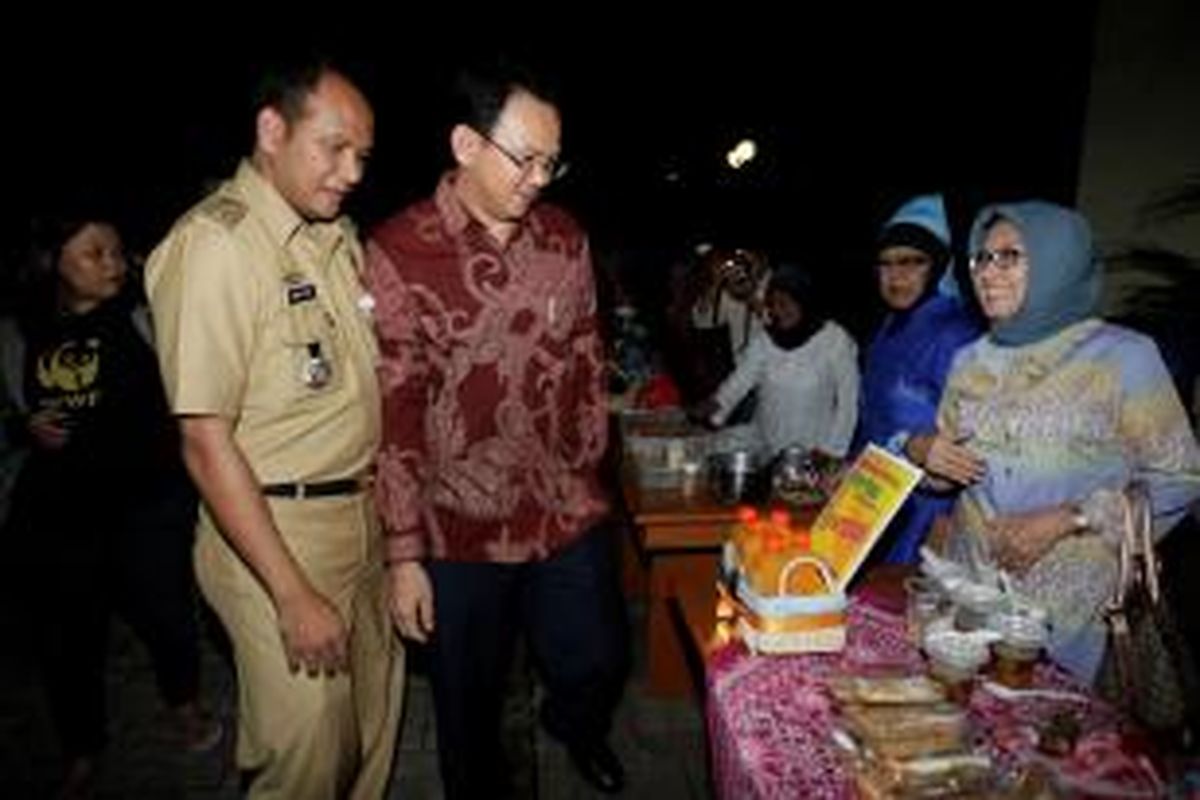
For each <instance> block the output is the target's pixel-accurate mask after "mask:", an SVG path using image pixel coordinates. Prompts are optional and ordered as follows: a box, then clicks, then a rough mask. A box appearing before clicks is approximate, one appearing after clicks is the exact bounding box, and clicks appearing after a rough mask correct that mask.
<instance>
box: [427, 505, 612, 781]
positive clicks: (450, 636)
mask: <svg viewBox="0 0 1200 800" xmlns="http://www.w3.org/2000/svg"><path fill="white" fill-rule="evenodd" d="M614 548H615V540H614V536H613V533H612V530H611V529H609V528H608V527H604V526H600V527H597V528H594V529H593V530H591V531H590V532H588V533H587V534H585V535H584V536H583V537H582V538H580V539H579V540H578V541H576V542H575V543H573V544H572V545H571V546H570V547H568V548H566V549H565V550H563V551H561V552H559V553H556V554H555V555H553V556H552V557H550V558H548V559H546V560H544V561H538V562H532V563H527V564H491V563H466V562H452V561H433V562H431V563H430V564H428V569H429V576H430V579H431V581H432V584H433V596H434V609H435V614H436V627H435V630H434V634H433V636H432V638H431V642H430V678H431V682H432V685H433V696H434V704H435V711H436V716H437V732H438V754H439V759H440V766H441V773H442V783H443V786H444V787H445V792H446V797H447V798H448V800H458V799H459V798H478V797H496V796H501V795H503V794H504V792H505V791H506V789H507V777H508V773H507V769H506V765H505V763H504V757H503V754H502V751H501V747H500V722H501V720H500V714H501V708H502V706H503V699H504V698H503V695H504V689H505V687H506V685H507V684H508V675H509V665H510V662H511V659H512V653H513V647H514V643H515V641H516V639H517V636H518V635H521V634H524V636H525V637H526V641H527V643H528V646H529V652H530V654H531V655H532V657H533V662H534V665H535V667H536V668H537V671H538V674H539V676H540V677H541V679H542V684H543V687H544V689H545V694H544V699H543V703H542V708H541V717H542V720H543V722H544V724H545V725H546V727H547V728H548V729H549V730H550V732H551V733H553V734H554V735H555V736H557V737H558V738H559V739H562V740H563V741H565V742H567V743H568V744H569V743H588V742H594V741H599V740H602V739H604V738H605V737H606V736H607V735H608V729H609V725H610V722H611V719H612V713H613V709H614V708H615V707H616V704H617V701H618V700H619V699H620V694H621V688H622V685H623V683H624V679H625V672H626V665H627V658H628V656H627V640H628V637H627V633H626V624H625V617H624V610H623V606H622V604H621V598H620V595H619V592H618V587H617V576H616V571H615V558H614Z"/></svg>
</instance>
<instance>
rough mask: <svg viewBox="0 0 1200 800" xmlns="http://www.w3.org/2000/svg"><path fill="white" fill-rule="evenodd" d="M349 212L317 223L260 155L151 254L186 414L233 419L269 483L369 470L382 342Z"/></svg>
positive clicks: (175, 392)
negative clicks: (278, 184)
mask: <svg viewBox="0 0 1200 800" xmlns="http://www.w3.org/2000/svg"><path fill="white" fill-rule="evenodd" d="M361 264H362V252H361V248H360V245H359V243H358V241H357V238H356V235H355V231H354V228H353V226H352V225H351V224H350V223H349V221H348V220H346V219H344V218H343V219H339V220H337V221H334V222H329V223H306V222H304V221H303V220H302V219H301V218H300V216H299V215H298V214H297V213H296V212H295V210H294V209H293V208H292V207H291V206H290V205H289V204H288V203H287V202H286V201H285V200H284V199H283V197H282V196H281V195H280V194H279V193H278V192H277V191H276V190H275V188H274V187H273V186H272V185H271V184H270V183H268V182H267V181H266V180H265V179H264V178H263V177H262V176H261V175H260V174H259V173H258V171H257V170H255V169H254V168H253V167H252V166H251V165H250V164H249V163H246V162H243V163H242V164H241V166H240V167H239V168H238V171H237V174H236V175H235V176H234V178H233V179H232V180H230V181H228V182H226V183H225V184H223V185H222V186H221V187H220V188H219V189H217V190H216V191H215V192H214V193H213V194H211V195H210V196H209V197H207V198H206V199H205V200H203V201H201V202H200V203H199V204H198V205H197V206H196V207H195V208H193V209H192V210H191V211H190V212H188V213H187V214H186V215H185V216H184V217H183V218H182V219H181V220H180V221H179V222H178V223H177V224H176V225H175V227H174V228H173V229H172V230H171V232H170V234H168V236H167V238H166V239H165V240H164V241H163V242H162V243H161V244H160V245H159V246H158V247H157V248H156V249H155V251H154V253H153V254H152V255H151V256H150V260H149V262H148V264H147V268H146V288H147V294H148V295H149V297H150V303H151V307H152V309H153V312H154V319H155V328H156V335H157V341H158V355H159V362H160V366H161V368H162V373H163V380H164V383H165V385H166V390H167V397H168V400H169V402H170V405H171V408H172V410H173V411H174V413H176V414H181V415H189V414H198V415H206V414H213V415H218V416H221V417H225V418H227V419H229V420H231V421H232V422H233V431H234V439H235V441H236V443H237V445H238V446H239V447H240V449H241V451H242V453H243V454H244V456H245V458H246V459H247V461H248V462H249V464H250V467H251V469H252V470H253V471H254V474H255V475H256V476H257V478H258V480H259V482H260V483H263V484H267V483H283V482H314V481H328V480H336V479H342V478H352V477H357V476H360V475H362V474H363V473H364V472H366V471H367V470H368V468H369V466H370V464H371V462H372V459H373V458H374V454H375V451H376V448H377V446H378V441H379V392H378V388H377V383H376V377H375V362H376V356H377V350H376V345H375V340H374V337H373V334H372V330H371V322H370V314H369V311H370V303H369V302H365V300H366V295H365V294H364V291H363V289H362V285H361V284H360V282H359V270H360V268H361Z"/></svg>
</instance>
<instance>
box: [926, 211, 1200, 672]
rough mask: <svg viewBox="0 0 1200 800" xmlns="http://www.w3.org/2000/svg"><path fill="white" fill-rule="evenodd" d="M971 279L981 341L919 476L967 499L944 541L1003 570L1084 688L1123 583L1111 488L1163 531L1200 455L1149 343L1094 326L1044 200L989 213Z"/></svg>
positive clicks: (1079, 223) (1088, 298) (1081, 242)
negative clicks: (1135, 485) (1131, 491)
mask: <svg viewBox="0 0 1200 800" xmlns="http://www.w3.org/2000/svg"><path fill="white" fill-rule="evenodd" d="M971 252H972V253H974V255H973V256H972V258H971V276H972V281H973V283H974V285H975V292H976V294H977V295H978V297H979V302H980V305H981V307H982V309H983V313H984V316H985V317H986V318H987V319H988V322H989V331H988V334H987V336H985V337H983V338H982V339H980V340H978V341H977V342H975V343H973V344H971V345H969V346H967V347H966V348H964V349H963V350H962V351H960V352H959V354H958V356H957V357H956V359H955V361H954V366H953V368H952V370H951V375H950V379H949V381H948V382H947V384H946V390H945V392H944V394H943V396H942V403H941V407H940V409H939V411H938V435H937V436H936V437H935V439H934V440H933V441H932V442H931V443H930V445H929V446H928V447H927V448H926V449H925V450H924V452H923V454H922V455H923V458H922V460H923V462H924V466H925V467H926V469H927V470H928V471H929V472H931V473H934V474H937V475H942V476H944V477H946V478H948V479H950V480H951V481H953V482H955V483H958V484H960V485H963V486H965V487H966V488H965V489H964V490H963V491H962V493H961V494H960V495H959V499H958V502H957V503H956V505H955V512H954V525H953V529H952V532H951V534H950V539H949V541H948V543H947V551H948V553H949V554H950V555H951V556H952V557H957V558H960V559H963V560H971V559H969V558H968V557H967V554H975V555H973V556H972V557H971V558H977V557H978V554H983V556H984V557H985V558H987V559H989V560H990V561H992V562H993V563H995V564H998V565H999V566H1001V567H1004V568H1005V569H1007V570H1009V571H1010V573H1011V574H1012V575H1013V577H1014V579H1015V583H1016V588H1017V590H1018V591H1019V592H1020V593H1022V594H1024V595H1026V596H1027V597H1029V598H1030V599H1032V600H1033V601H1034V602H1036V603H1038V604H1039V605H1041V606H1042V607H1044V608H1046V609H1047V611H1049V613H1050V620H1051V623H1052V633H1051V640H1050V655H1051V657H1052V658H1054V659H1055V660H1056V661H1057V662H1058V663H1060V664H1062V665H1063V666H1064V667H1066V668H1067V669H1069V670H1070V671H1071V672H1073V673H1074V674H1075V675H1076V676H1078V677H1079V678H1081V679H1083V680H1086V681H1091V680H1094V679H1095V677H1096V674H1097V670H1098V668H1099V666H1100V664H1101V661H1102V658H1103V656H1104V652H1105V642H1106V630H1105V625H1104V618H1103V610H1104V605H1105V601H1106V600H1107V599H1108V598H1109V597H1110V595H1111V593H1112V590H1113V586H1114V581H1115V579H1116V573H1117V562H1116V549H1117V546H1118V543H1119V541H1120V537H1121V531H1122V525H1123V524H1124V508H1123V506H1122V502H1121V491H1122V490H1123V489H1124V488H1125V487H1126V486H1127V485H1128V484H1129V483H1131V482H1133V481H1138V482H1140V483H1142V484H1144V485H1145V486H1146V487H1147V489H1148V493H1149V499H1150V505H1151V510H1152V514H1153V519H1154V525H1155V531H1156V533H1158V534H1160V535H1161V534H1162V533H1165V532H1166V531H1167V530H1169V529H1170V528H1171V526H1172V525H1174V524H1175V523H1176V522H1177V521H1179V519H1180V518H1181V517H1182V516H1183V514H1184V513H1185V512H1186V510H1187V507H1188V504H1189V503H1191V502H1192V501H1193V500H1195V499H1196V497H1197V495H1198V494H1200V482H1198V481H1197V479H1198V478H1200V451H1198V450H1197V446H1196V440H1195V437H1194V436H1193V434H1192V431H1191V428H1190V426H1189V424H1188V419H1187V415H1186V413H1185V412H1184V409H1183V405H1182V404H1181V403H1180V401H1179V396H1178V395H1177V394H1176V392H1175V387H1174V385H1173V384H1172V382H1171V378H1170V375H1169V374H1168V372H1167V370H1166V367H1165V366H1164V365H1163V361H1162V358H1161V356H1160V355H1159V352H1158V348H1157V347H1156V346H1155V344H1154V342H1153V341H1152V340H1151V339H1149V338H1147V337H1146V336H1143V335H1141V334H1138V333H1135V332H1134V331H1131V330H1129V329H1127V328H1122V327H1119V326H1116V325H1110V324H1108V323H1106V322H1104V321H1103V320H1101V319H1099V318H1098V317H1097V316H1096V307H1097V303H1098V300H1099V296H1100V269H1099V265H1098V263H1097V261H1096V259H1095V258H1094V257H1093V253H1092V239H1091V232H1090V230H1089V228H1088V224H1087V222H1086V221H1085V220H1084V218H1083V217H1082V216H1080V215H1079V214H1077V213H1076V212H1074V211H1071V210H1069V209H1066V208H1062V207H1061V206H1057V205H1053V204H1051V203H1046V202H1041V201H1027V202H1021V203H1012V204H1001V205H995V206H991V207H988V208H985V209H984V210H983V211H982V212H981V213H980V214H979V216H978V217H977V218H976V220H975V223H974V226H973V227H972V230H971Z"/></svg>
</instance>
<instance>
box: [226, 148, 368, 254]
mask: <svg viewBox="0 0 1200 800" xmlns="http://www.w3.org/2000/svg"><path fill="white" fill-rule="evenodd" d="M233 181H234V184H235V185H236V186H237V187H238V189H239V191H241V193H242V194H243V196H244V197H245V198H246V201H247V203H248V204H249V205H250V207H251V208H252V209H253V210H254V213H255V214H256V215H257V216H258V217H259V218H260V219H261V220H262V221H263V222H264V223H265V224H266V227H267V230H268V231H269V232H270V234H271V238H272V239H273V240H274V241H275V242H277V243H278V244H279V245H281V246H285V247H286V246H287V245H289V244H291V243H292V241H293V240H294V239H295V237H296V234H298V233H304V234H305V235H306V236H307V237H309V238H310V239H311V240H312V241H313V242H314V243H315V244H316V246H317V247H318V248H319V250H320V251H322V252H324V253H331V252H333V250H334V249H335V248H336V247H337V246H338V244H339V243H340V242H341V241H342V239H343V237H344V235H345V230H344V227H343V226H342V225H341V224H339V220H334V221H331V222H306V221H305V220H304V218H303V217H301V216H300V215H299V214H298V213H296V209H294V208H292V205H291V204H290V203H289V202H288V201H287V200H285V199H283V195H281V194H280V193H279V190H278V189H276V188H275V186H274V185H272V184H271V182H270V181H268V180H267V179H266V178H265V177H264V176H263V174H262V173H261V172H259V171H258V170H257V169H256V168H255V167H254V165H253V164H251V163H250V162H249V161H248V160H245V159H243V160H242V162H241V164H239V165H238V170H237V174H236V175H235V176H234V179H233Z"/></svg>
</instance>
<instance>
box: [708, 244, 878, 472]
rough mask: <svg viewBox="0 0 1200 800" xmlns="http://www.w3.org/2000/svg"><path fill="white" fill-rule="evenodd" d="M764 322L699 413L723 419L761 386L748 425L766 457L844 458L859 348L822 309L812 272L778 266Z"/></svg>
mask: <svg viewBox="0 0 1200 800" xmlns="http://www.w3.org/2000/svg"><path fill="white" fill-rule="evenodd" d="M765 302H766V309H767V324H766V325H765V326H764V328H763V330H762V331H759V332H757V333H756V334H755V335H754V336H752V337H751V340H750V344H749V346H748V347H747V348H746V352H745V354H744V355H743V357H742V359H741V360H740V361H739V363H738V366H737V368H736V369H735V370H734V372H733V373H732V374H731V375H730V376H729V377H728V378H726V379H725V381H724V383H722V384H721V387H720V388H719V389H718V390H717V392H716V394H715V395H713V397H712V398H711V399H709V400H708V401H707V402H705V403H704V404H702V406H701V409H700V414H701V416H703V417H705V418H707V419H708V420H709V421H710V422H711V423H712V424H714V425H721V424H722V423H723V422H724V421H725V419H726V417H727V416H728V415H729V413H730V412H731V411H732V410H733V409H734V408H735V407H736V406H737V404H738V402H739V401H740V400H741V399H742V398H743V397H745V396H746V395H747V394H748V393H749V392H750V391H751V390H752V389H757V390H758V406H757V409H756V411H755V414H754V419H753V420H752V421H751V422H750V426H749V427H750V428H751V429H752V433H753V435H754V439H755V440H756V442H755V443H756V444H757V445H758V446H759V447H760V448H761V449H762V450H763V451H764V452H765V453H766V454H768V455H774V454H775V453H778V452H779V451H780V450H782V449H784V448H785V447H791V446H797V447H801V448H804V449H814V448H815V449H820V450H823V451H825V452H827V453H830V454H832V455H836V456H844V455H845V454H846V451H847V450H848V449H849V447H850V439H851V436H852V435H853V433H854V425H855V422H856V420H857V415H858V383H859V377H858V348H857V346H856V345H855V344H854V340H853V339H851V338H850V336H849V334H847V333H846V331H845V330H844V329H843V328H842V327H841V326H840V325H838V324H837V323H836V322H834V321H833V320H831V319H828V318H827V317H826V315H825V314H824V313H823V310H822V308H821V304H820V303H819V302H818V301H817V298H816V293H815V291H814V287H813V281H812V278H811V276H810V275H809V274H808V273H807V272H805V271H804V270H802V269H800V268H799V267H797V266H794V265H791V264H782V265H780V266H779V267H777V268H776V269H775V270H774V271H773V272H772V274H771V278H770V280H769V282H768V284H767V291H766V298H765Z"/></svg>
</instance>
